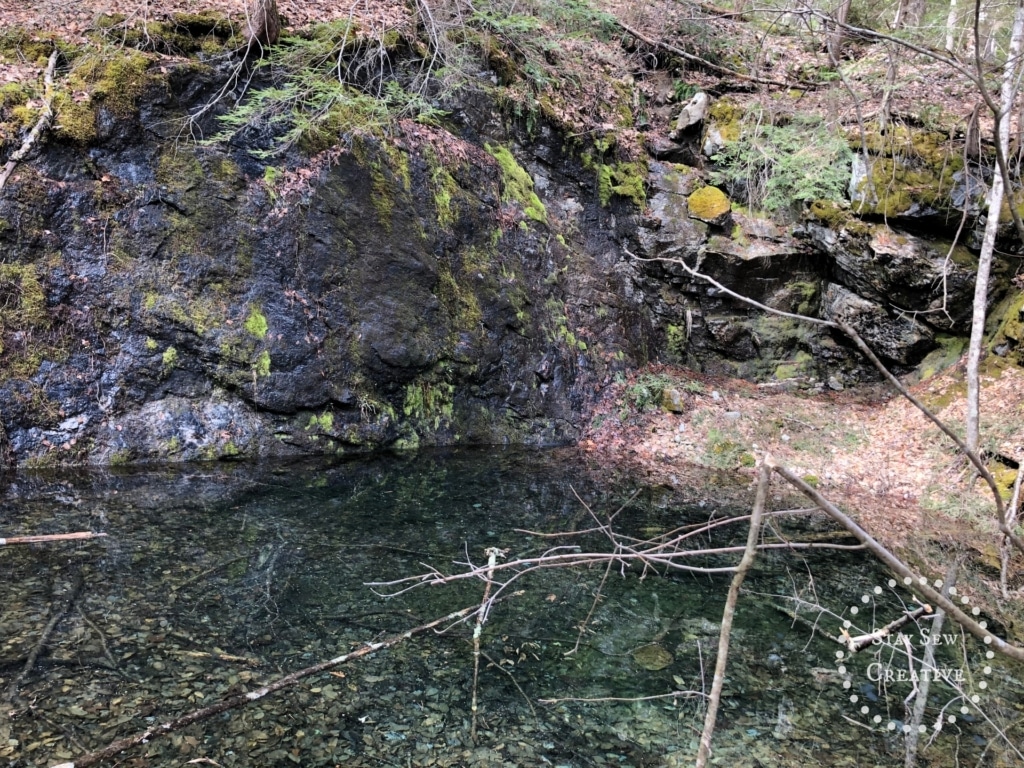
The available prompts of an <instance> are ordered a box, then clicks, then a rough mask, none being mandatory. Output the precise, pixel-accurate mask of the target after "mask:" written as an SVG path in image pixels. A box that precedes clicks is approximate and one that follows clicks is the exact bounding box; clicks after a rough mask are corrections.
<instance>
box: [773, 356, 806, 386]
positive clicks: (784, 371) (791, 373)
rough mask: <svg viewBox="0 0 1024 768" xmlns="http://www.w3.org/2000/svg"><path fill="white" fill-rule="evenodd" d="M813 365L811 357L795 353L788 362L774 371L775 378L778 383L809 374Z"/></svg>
mask: <svg viewBox="0 0 1024 768" xmlns="http://www.w3.org/2000/svg"><path fill="white" fill-rule="evenodd" d="M813 363H814V357H813V356H811V355H810V354H808V353H807V352H803V351H800V352H797V353H796V355H794V356H793V359H792V360H791V361H790V362H786V363H782V364H781V365H779V366H778V367H777V368H776V369H775V378H776V379H778V380H779V381H783V380H785V379H795V378H797V377H798V376H804V375H806V374H807V373H808V372H809V370H810V368H811V365H812V364H813Z"/></svg>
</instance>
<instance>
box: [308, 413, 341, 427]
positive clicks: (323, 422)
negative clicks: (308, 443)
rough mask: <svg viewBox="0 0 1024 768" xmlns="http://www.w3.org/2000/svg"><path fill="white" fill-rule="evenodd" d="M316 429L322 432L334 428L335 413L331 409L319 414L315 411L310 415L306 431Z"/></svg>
mask: <svg viewBox="0 0 1024 768" xmlns="http://www.w3.org/2000/svg"><path fill="white" fill-rule="evenodd" d="M312 429H316V430H319V431H321V432H330V431H331V430H333V429H334V414H333V413H331V412H330V411H324V412H323V413H321V414H320V415H319V416H317V415H316V414H315V413H314V414H313V415H312V416H310V417H309V424H307V425H306V431H307V432H308V431H309V430H312Z"/></svg>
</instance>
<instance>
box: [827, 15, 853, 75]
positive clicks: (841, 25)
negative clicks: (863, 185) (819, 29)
mask: <svg viewBox="0 0 1024 768" xmlns="http://www.w3.org/2000/svg"><path fill="white" fill-rule="evenodd" d="M850 2H851V0H842V2H841V3H840V4H839V7H838V8H837V9H836V13H835V16H834V17H833V18H834V19H835V23H836V28H835V29H834V30H832V34H831V35H830V36H829V38H828V55H829V58H830V59H831V60H832V66H835V67H838V66H839V55H840V54H841V53H842V52H843V40H844V39H845V38H846V29H845V26H846V18H847V17H848V16H849V15H850Z"/></svg>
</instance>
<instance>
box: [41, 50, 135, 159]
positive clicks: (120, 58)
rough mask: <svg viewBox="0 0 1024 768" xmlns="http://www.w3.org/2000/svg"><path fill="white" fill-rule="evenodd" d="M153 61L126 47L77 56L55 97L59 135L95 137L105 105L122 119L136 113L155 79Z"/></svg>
mask: <svg viewBox="0 0 1024 768" xmlns="http://www.w3.org/2000/svg"><path fill="white" fill-rule="evenodd" d="M149 61H150V60H149V57H147V56H146V55H145V54H143V53H140V52H138V51H131V50H123V49H118V50H116V51H109V50H103V51H100V52H99V53H87V54H84V55H82V56H80V57H79V58H78V59H76V60H75V61H74V64H73V66H72V69H71V72H70V73H69V74H68V77H67V79H66V80H65V82H64V86H63V87H62V88H61V90H60V91H59V92H58V93H57V94H56V95H55V96H54V100H53V104H54V109H55V110H56V113H57V120H56V130H57V133H58V135H61V136H64V137H65V138H67V139H70V140H72V141H75V142H77V143H80V144H87V143H89V142H90V141H92V140H94V139H95V138H96V110H97V109H98V108H99V107H101V106H102V107H103V108H105V109H107V110H109V111H110V112H111V113H113V114H114V116H115V117H117V118H120V119H128V118H131V117H132V116H134V115H135V113H136V102H137V101H138V99H139V97H140V96H141V95H142V94H143V92H144V91H145V89H146V87H147V86H148V85H149V83H150V81H151V79H150V77H149V75H148V74H147V72H148V69H149Z"/></svg>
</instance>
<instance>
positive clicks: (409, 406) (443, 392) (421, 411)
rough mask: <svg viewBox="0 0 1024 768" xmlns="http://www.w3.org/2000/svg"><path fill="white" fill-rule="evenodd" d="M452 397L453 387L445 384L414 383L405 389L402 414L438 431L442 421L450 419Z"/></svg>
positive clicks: (452, 406)
mask: <svg viewBox="0 0 1024 768" xmlns="http://www.w3.org/2000/svg"><path fill="white" fill-rule="evenodd" d="M454 395H455V386H454V385H452V384H449V383H447V382H439V383H430V382H427V381H414V382H412V383H411V384H409V385H408V386H407V387H406V388H405V400H404V402H403V404H402V412H403V413H404V414H405V415H406V416H409V417H410V418H413V419H417V420H419V421H424V422H427V423H428V424H430V425H431V426H432V427H433V428H434V429H439V428H440V426H441V423H442V421H444V420H449V419H451V417H452V414H453V412H454V404H453V397H454Z"/></svg>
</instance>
